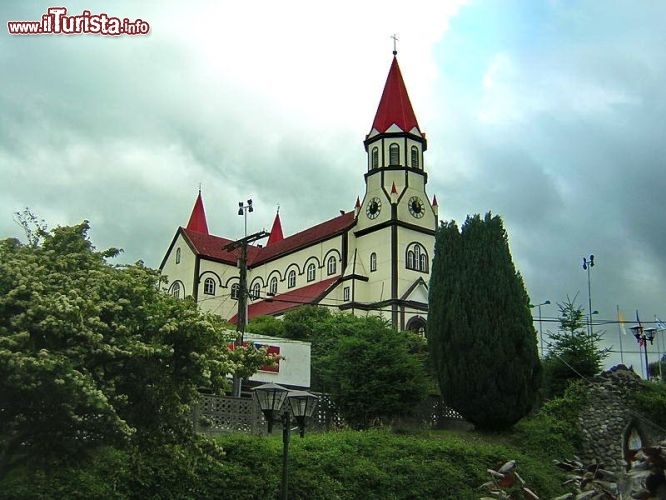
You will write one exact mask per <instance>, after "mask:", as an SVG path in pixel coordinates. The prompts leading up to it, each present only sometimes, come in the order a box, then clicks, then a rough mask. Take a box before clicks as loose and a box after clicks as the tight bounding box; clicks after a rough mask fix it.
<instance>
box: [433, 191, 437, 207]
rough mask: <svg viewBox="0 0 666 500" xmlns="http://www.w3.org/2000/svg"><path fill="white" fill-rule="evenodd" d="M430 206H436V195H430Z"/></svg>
mask: <svg viewBox="0 0 666 500" xmlns="http://www.w3.org/2000/svg"><path fill="white" fill-rule="evenodd" d="M432 206H433V207H436V206H437V195H434V194H433V195H432Z"/></svg>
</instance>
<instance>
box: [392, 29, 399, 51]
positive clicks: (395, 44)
mask: <svg viewBox="0 0 666 500" xmlns="http://www.w3.org/2000/svg"><path fill="white" fill-rule="evenodd" d="M391 38H393V55H394V56H397V55H398V35H396V34H395V33H393V34H392V35H391Z"/></svg>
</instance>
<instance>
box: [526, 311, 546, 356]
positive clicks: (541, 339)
mask: <svg viewBox="0 0 666 500" xmlns="http://www.w3.org/2000/svg"><path fill="white" fill-rule="evenodd" d="M548 304H550V300H545V301H543V302H542V303H541V304H530V307H531V308H532V309H534V308H535V307H536V308H538V310H539V340H540V342H541V357H542V358H543V323H542V322H541V306H545V305H548Z"/></svg>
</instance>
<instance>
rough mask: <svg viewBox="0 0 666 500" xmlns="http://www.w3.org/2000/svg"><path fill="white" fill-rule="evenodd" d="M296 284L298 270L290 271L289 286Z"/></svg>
mask: <svg viewBox="0 0 666 500" xmlns="http://www.w3.org/2000/svg"><path fill="white" fill-rule="evenodd" d="M295 286H296V271H293V270H292V271H289V276H287V287H288V288H294V287H295Z"/></svg>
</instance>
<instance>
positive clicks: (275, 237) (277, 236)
mask: <svg viewBox="0 0 666 500" xmlns="http://www.w3.org/2000/svg"><path fill="white" fill-rule="evenodd" d="M283 239H284V235H283V234H282V222H281V221H280V209H279V208H278V211H277V213H276V214H275V220H274V221H273V227H272V228H271V235H270V236H269V237H268V243H266V246H271V245H274V244H275V243H277V242H279V241H282V240H283Z"/></svg>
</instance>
